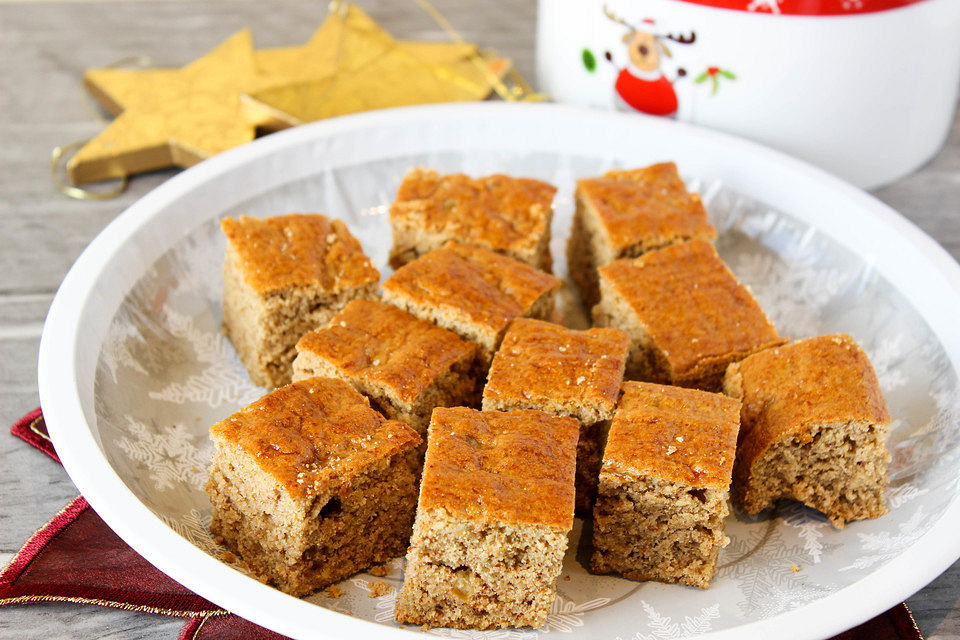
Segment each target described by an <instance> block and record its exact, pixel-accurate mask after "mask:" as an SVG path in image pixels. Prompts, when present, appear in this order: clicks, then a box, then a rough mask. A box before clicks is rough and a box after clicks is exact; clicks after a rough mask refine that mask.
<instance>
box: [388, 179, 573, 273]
mask: <svg viewBox="0 0 960 640" xmlns="http://www.w3.org/2000/svg"><path fill="white" fill-rule="evenodd" d="M556 192H557V188H556V187H554V186H553V185H551V184H548V183H546V182H543V181H541V180H534V179H532V178H514V177H511V176H505V175H499V174H497V175H491V176H486V177H482V178H476V179H474V178H470V177H469V176H466V175H464V174H462V173H454V174H449V175H443V176H441V175H439V174H438V173H437V172H436V171H435V170H433V169H422V168H413V169H411V170H410V171H409V172H408V173H407V175H406V176H405V177H404V179H403V182H402V183H401V184H400V188H399V189H398V190H397V199H396V201H395V202H394V203H393V205H392V206H391V207H390V221H391V223H397V222H401V221H402V222H403V223H404V224H414V225H415V226H417V227H419V228H421V229H423V230H425V231H427V232H430V233H434V234H442V235H445V236H447V238H448V239H450V240H458V241H460V242H464V243H468V244H473V245H477V246H480V247H485V248H487V249H491V250H493V251H499V252H503V253H507V254H514V253H523V254H527V253H532V252H534V251H535V250H536V246H537V243H538V240H539V238H541V237H542V236H543V235H544V234H548V233H549V232H550V220H551V217H552V203H553V196H554V194H556Z"/></svg>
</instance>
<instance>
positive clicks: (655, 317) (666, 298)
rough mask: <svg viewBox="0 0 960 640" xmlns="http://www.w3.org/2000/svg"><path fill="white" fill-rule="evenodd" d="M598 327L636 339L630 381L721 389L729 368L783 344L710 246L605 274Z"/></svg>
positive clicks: (664, 253)
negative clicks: (610, 329)
mask: <svg viewBox="0 0 960 640" xmlns="http://www.w3.org/2000/svg"><path fill="white" fill-rule="evenodd" d="M600 290H601V299H600V303H599V304H598V305H597V306H595V307H594V308H593V319H594V322H595V323H596V324H597V325H600V326H607V327H617V328H619V329H623V330H624V331H626V332H627V333H628V334H629V335H630V339H631V347H630V356H629V358H628V360H627V370H626V374H625V377H626V378H627V379H628V380H642V381H647V382H662V383H665V384H673V385H677V386H680V387H693V388H698V389H705V390H707V391H720V389H721V386H722V381H723V374H724V372H725V371H726V369H727V365H729V364H730V363H731V362H736V361H738V360H742V359H743V358H745V357H747V356H748V355H750V354H751V353H755V352H757V351H760V350H761V349H766V348H768V347H772V346H776V345H778V344H781V343H783V342H784V341H783V339H781V338H780V336H779V335H777V330H776V329H775V328H774V326H773V324H771V323H770V320H769V319H768V318H767V315H766V314H765V313H764V312H763V309H761V308H760V305H759V304H757V301H756V300H755V299H754V297H753V294H751V293H750V290H749V289H747V288H746V287H745V286H744V285H742V284H740V282H738V281H737V278H736V277H735V276H734V275H733V273H732V272H731V271H730V269H728V268H727V265H725V264H724V263H723V261H722V260H721V259H720V256H719V255H717V250H716V249H714V247H713V245H712V244H710V243H709V242H707V241H706V240H691V241H690V242H684V243H682V244H676V245H671V246H669V247H664V248H663V249H656V250H654V251H650V252H648V253H645V254H643V255H642V256H640V257H639V258H624V259H622V260H617V261H616V262H613V263H611V264H609V265H607V266H605V267H601V268H600Z"/></svg>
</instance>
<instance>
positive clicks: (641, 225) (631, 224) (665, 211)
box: [577, 162, 717, 255]
mask: <svg viewBox="0 0 960 640" xmlns="http://www.w3.org/2000/svg"><path fill="white" fill-rule="evenodd" d="M577 197H578V198H581V199H582V200H583V201H584V202H585V203H586V204H587V205H588V207H589V208H590V209H591V210H592V211H593V212H594V213H595V214H596V215H597V217H598V218H599V222H600V223H601V226H602V228H603V229H604V230H605V231H606V235H607V238H608V240H609V243H610V249H611V250H612V251H613V253H614V254H615V255H627V253H625V252H626V251H628V250H630V249H639V250H641V251H642V250H646V249H648V248H653V247H658V246H663V245H665V244H669V243H671V242H675V241H677V240H678V239H689V238H704V239H708V240H709V239H713V238H715V237H716V236H717V230H716V229H714V227H713V225H711V224H710V223H709V222H708V221H707V210H706V209H705V208H704V206H703V203H702V202H701V201H700V196H698V195H697V194H695V193H690V192H689V191H687V187H686V185H685V184H684V183H683V180H681V179H680V175H679V174H678V173H677V166H676V165H675V164H674V163H672V162H663V163H660V164H654V165H651V166H649V167H645V168H643V169H631V170H614V171H608V172H607V173H605V174H604V175H603V176H600V177H597V178H584V179H581V180H578V181H577ZM632 255H636V253H635V252H634V253H633V254H632Z"/></svg>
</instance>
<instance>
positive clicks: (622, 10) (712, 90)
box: [537, 0, 960, 188]
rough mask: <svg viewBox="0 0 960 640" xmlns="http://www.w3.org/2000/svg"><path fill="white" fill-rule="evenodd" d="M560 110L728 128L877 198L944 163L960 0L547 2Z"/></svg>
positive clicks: (551, 67) (958, 76) (541, 34)
mask: <svg viewBox="0 0 960 640" xmlns="http://www.w3.org/2000/svg"><path fill="white" fill-rule="evenodd" d="M537 74H538V79H539V84H540V88H541V89H542V90H543V91H545V92H546V93H547V94H549V95H550V96H551V97H552V98H553V99H555V100H557V101H560V102H569V103H574V104H580V105H589V106H597V107H612V108H618V109H622V110H627V111H636V112H638V113H648V114H652V115H660V116H665V117H675V118H677V119H679V120H686V121H690V122H695V123H697V124H702V125H706V126H708V127H714V128H717V129H723V130H725V131H731V132H734V133H738V134H741V135H743V136H746V137H749V138H753V139H756V140H760V141H762V142H765V143H767V144H769V145H771V146H774V147H777V148H780V149H783V150H784V151H787V152H789V153H792V154H794V155H797V156H799V157H802V158H805V159H807V160H809V161H811V162H814V163H816V164H818V165H820V166H822V167H824V168H826V169H828V170H830V171H832V172H834V173H836V174H838V175H840V176H841V177H844V178H846V179H847V180H850V181H851V182H853V183H855V184H857V185H859V186H861V187H864V188H870V187H875V186H878V185H881V184H884V183H887V182H890V181H892V180H895V179H897V178H899V177H901V176H903V175H905V174H907V173H909V172H911V171H913V170H914V169H916V168H917V167H919V166H920V165H921V164H923V163H924V162H926V161H927V160H928V159H929V158H930V157H931V156H933V155H934V154H935V153H936V152H937V150H938V149H939V148H940V146H941V145H942V144H943V141H944V140H945V139H946V136H947V133H948V132H949V129H950V125H951V122H952V118H953V112H954V108H955V106H956V103H957V90H958V83H960V0H540V3H539V15H538V23H537Z"/></svg>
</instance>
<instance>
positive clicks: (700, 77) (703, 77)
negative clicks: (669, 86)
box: [694, 71, 710, 84]
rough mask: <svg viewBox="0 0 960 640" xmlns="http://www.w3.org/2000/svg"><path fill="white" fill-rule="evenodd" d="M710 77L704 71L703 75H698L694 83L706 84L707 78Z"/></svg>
mask: <svg viewBox="0 0 960 640" xmlns="http://www.w3.org/2000/svg"><path fill="white" fill-rule="evenodd" d="M709 77H710V74H709V73H707V72H706V71H704V72H703V73H701V74H700V75H698V76H697V77H696V79H694V82H696V83H697V84H700V83H701V82H706V81H707V78H709Z"/></svg>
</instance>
